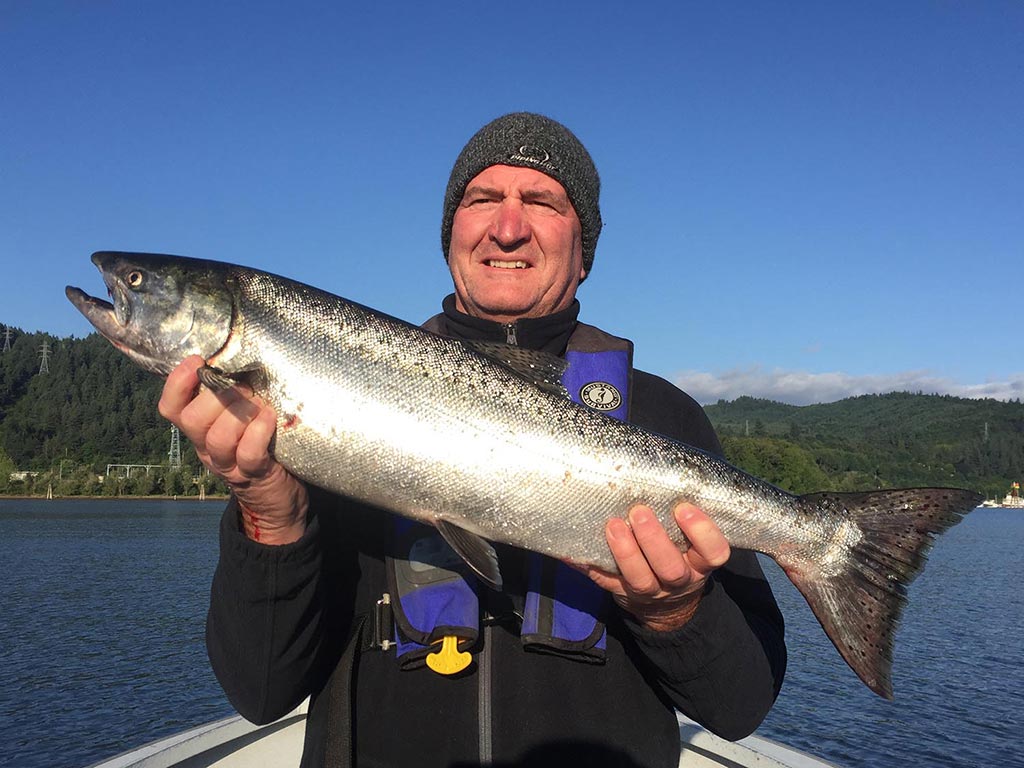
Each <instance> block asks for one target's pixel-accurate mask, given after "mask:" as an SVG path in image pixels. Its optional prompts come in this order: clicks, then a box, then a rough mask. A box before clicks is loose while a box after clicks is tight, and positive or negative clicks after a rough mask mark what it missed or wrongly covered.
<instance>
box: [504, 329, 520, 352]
mask: <svg viewBox="0 0 1024 768" xmlns="http://www.w3.org/2000/svg"><path fill="white" fill-rule="evenodd" d="M505 343H506V344H511V345H512V346H513V347H516V346H519V341H518V340H517V339H516V324H515V323H505Z"/></svg>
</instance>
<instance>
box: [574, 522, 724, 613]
mask: <svg viewBox="0 0 1024 768" xmlns="http://www.w3.org/2000/svg"><path fill="white" fill-rule="evenodd" d="M673 516H674V517H675V520H676V523H677V524H678V525H679V529H680V530H681V531H682V532H683V535H684V536H686V538H687V540H688V541H689V542H690V548H689V549H688V550H686V551H685V552H683V551H681V550H680V549H679V547H678V546H677V545H676V544H675V543H674V542H673V541H672V540H671V539H670V538H669V536H668V533H667V532H666V531H665V529H664V528H663V527H662V525H661V523H660V522H658V518H657V517H655V516H654V512H653V511H652V510H651V508H650V507H646V506H636V507H633V508H632V509H631V510H630V511H629V515H628V520H629V522H628V523H627V522H626V520H623V519H622V518H618V517H616V518H612V519H611V520H609V521H608V524H607V525H606V526H605V537H606V538H607V539H608V547H609V548H610V549H611V551H612V556H613V557H614V558H615V563H616V564H617V565H618V566H619V571H620V572H619V573H617V574H614V573H608V572H607V571H602V570H600V569H599V568H593V567H590V568H587V572H588V573H589V575H590V578H591V579H593V581H594V583H596V584H597V585H598V586H600V587H602V588H603V589H606V590H608V591H609V592H611V593H612V595H613V596H614V597H615V601H616V602H617V603H618V604H619V606H621V607H622V608H623V609H624V610H626V611H628V612H629V613H631V614H633V616H635V617H636V619H637V620H638V621H639V622H640V623H641V624H643V625H644V626H646V627H648V628H649V629H653V630H656V631H659V632H668V631H671V630H674V629H679V628H680V627H682V626H683V625H684V624H686V622H688V621H689V620H690V619H691V618H692V617H693V614H694V613H695V612H696V610H697V605H698V604H699V603H700V598H701V595H702V594H703V593H704V584H705V583H706V582H707V579H708V577H709V576H710V575H711V572H712V571H714V570H715V569H716V568H718V567H720V566H722V565H724V564H725V562H726V561H727V560H728V559H729V553H730V549H729V542H728V541H726V539H725V537H724V536H723V535H722V532H721V531H720V530H718V526H716V525H715V524H714V523H713V522H712V521H711V518H709V517H708V516H707V515H705V514H704V513H703V512H701V511H700V510H699V509H697V507H695V506H693V505H692V504H679V505H678V506H676V507H675V509H673Z"/></svg>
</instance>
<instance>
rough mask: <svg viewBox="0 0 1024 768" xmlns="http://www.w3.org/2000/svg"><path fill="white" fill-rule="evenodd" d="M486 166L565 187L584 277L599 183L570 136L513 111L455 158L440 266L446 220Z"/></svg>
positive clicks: (596, 224)
mask: <svg viewBox="0 0 1024 768" xmlns="http://www.w3.org/2000/svg"><path fill="white" fill-rule="evenodd" d="M492 165H514V166H518V167H520V168H535V169H537V170H538V171H541V172H542V173H545V174H547V175H548V176H550V177H551V178H553V179H554V180H555V181H557V182H559V183H560V184H561V185H562V186H563V187H565V191H566V193H567V194H568V195H569V202H570V203H572V207H573V208H574V209H575V211H576V215H577V216H578V217H579V220H580V226H581V229H582V236H583V268H584V269H586V270H587V274H590V268H591V266H592V265H593V263H594V249H595V248H597V237H598V235H600V234H601V209H600V207H599V206H598V197H599V196H600V194H601V179H600V178H598V175H597V168H595V167H594V161H593V160H592V159H591V157H590V154H589V153H588V152H587V150H586V148H585V147H584V146H583V144H581V143H580V140H579V139H577V138H576V136H574V135H573V133H572V131H570V130H569V129H568V128H566V127H565V126H564V125H562V124H561V123H559V122H556V121H554V120H552V119H551V118H549V117H544V116H543V115H536V114H533V113H532V112H513V113H512V114H509V115H505V116H503V117H499V118H498V119H497V120H492V121H491V122H490V123H488V124H487V125H485V126H484V127H483V128H481V129H480V130H479V131H477V132H476V134H475V135H474V136H473V138H471V139H470V140H469V142H468V143H467V144H466V146H465V147H463V148H462V152H460V153H459V157H458V159H456V161H455V166H454V167H453V168H452V175H451V177H450V178H449V179H448V189H447V190H446V191H445V195H444V215H443V217H442V218H441V249H442V250H443V252H444V258H445V261H447V260H448V250H449V248H450V247H451V242H452V220H453V219H454V218H455V209H456V208H457V207H458V205H459V203H461V202H462V196H463V194H465V191H466V185H467V184H469V182H470V181H472V180H473V178H474V177H475V176H476V175H477V174H478V173H480V172H481V171H482V170H484V169H485V168H489V167H490V166H492Z"/></svg>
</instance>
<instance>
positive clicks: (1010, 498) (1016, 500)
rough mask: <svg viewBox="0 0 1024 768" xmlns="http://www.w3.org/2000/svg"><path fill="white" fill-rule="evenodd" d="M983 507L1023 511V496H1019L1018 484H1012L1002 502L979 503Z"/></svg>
mask: <svg viewBox="0 0 1024 768" xmlns="http://www.w3.org/2000/svg"><path fill="white" fill-rule="evenodd" d="M981 506H983V507H989V508H992V507H997V508H998V507H1003V508H1006V509H1024V496H1021V495H1020V483H1016V482H1015V483H1012V484H1011V485H1010V492H1009V493H1007V494H1006V496H1005V497H1003V500H1002V501H999V500H997V499H990V500H986V501H983V502H982V503H981Z"/></svg>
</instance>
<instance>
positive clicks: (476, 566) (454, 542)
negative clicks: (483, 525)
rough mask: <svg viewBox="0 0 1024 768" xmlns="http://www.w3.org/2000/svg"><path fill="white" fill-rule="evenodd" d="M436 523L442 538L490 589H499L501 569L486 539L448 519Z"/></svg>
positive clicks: (496, 556)
mask: <svg viewBox="0 0 1024 768" xmlns="http://www.w3.org/2000/svg"><path fill="white" fill-rule="evenodd" d="M436 525H437V530H438V531H440V533H441V535H442V536H443V537H444V540H445V541H447V542H448V544H449V546H451V548H452V549H454V550H455V551H456V553H458V555H459V557H461V558H462V559H463V560H465V561H466V564H467V565H468V566H469V567H470V568H472V569H473V572H474V573H475V574H476V575H477V576H479V577H480V578H481V579H482V580H483V581H484V582H485V583H486V584H487V585H488V586H489V587H491V589H495V590H499V591H500V590H501V570H500V569H499V568H498V554H497V553H496V552H495V551H494V547H492V546H491V545H490V543H489V542H488V541H487V540H486V539H484V538H481V537H480V536H477V535H476V534H475V533H472V532H470V531H467V530H466V529H465V528H461V527H460V526H458V525H456V524H455V523H452V522H449V521H448V520H438V521H437V522H436Z"/></svg>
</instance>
